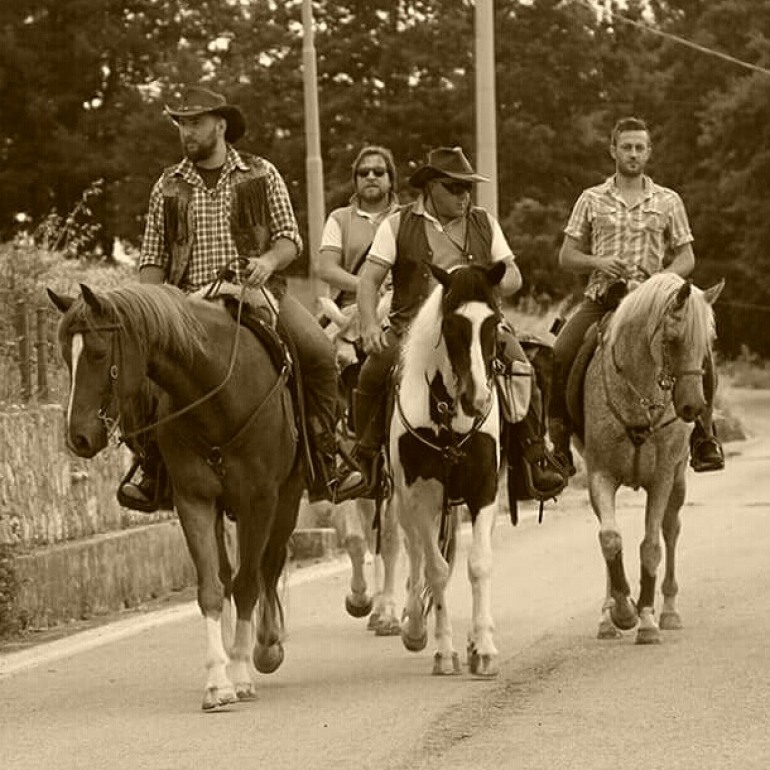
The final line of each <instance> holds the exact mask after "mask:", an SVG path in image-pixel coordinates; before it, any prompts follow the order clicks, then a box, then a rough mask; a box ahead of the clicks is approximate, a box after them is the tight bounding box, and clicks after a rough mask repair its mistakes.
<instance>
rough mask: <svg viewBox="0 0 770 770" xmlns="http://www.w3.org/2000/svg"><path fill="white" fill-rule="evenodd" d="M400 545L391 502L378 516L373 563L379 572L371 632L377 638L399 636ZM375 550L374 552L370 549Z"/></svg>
mask: <svg viewBox="0 0 770 770" xmlns="http://www.w3.org/2000/svg"><path fill="white" fill-rule="evenodd" d="M400 544H401V535H400V532H399V528H398V520H397V518H396V511H395V509H394V506H393V505H392V502H391V501H390V500H388V501H386V502H385V503H384V504H383V510H382V514H381V516H380V551H381V554H380V556H379V557H377V558H376V560H375V568H376V569H379V571H380V572H381V573H382V574H381V576H376V577H375V581H376V585H377V588H378V591H377V603H376V606H375V609H376V612H377V624H376V626H375V629H374V632H375V634H376V635H377V636H398V635H399V634H400V633H401V621H400V619H399V617H398V613H397V612H396V567H397V566H398V555H399V550H400ZM373 550H374V549H373Z"/></svg>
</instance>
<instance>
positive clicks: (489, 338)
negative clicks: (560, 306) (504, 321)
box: [429, 262, 506, 417]
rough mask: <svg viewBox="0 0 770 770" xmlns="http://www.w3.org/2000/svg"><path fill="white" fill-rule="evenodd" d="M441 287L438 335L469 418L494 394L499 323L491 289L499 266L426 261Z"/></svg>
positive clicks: (499, 273)
mask: <svg viewBox="0 0 770 770" xmlns="http://www.w3.org/2000/svg"><path fill="white" fill-rule="evenodd" d="M429 268H430V270H431V272H432V273H433V276H434V277H435V278H436V280H437V281H438V282H439V284H441V286H443V289H444V293H443V298H442V302H441V335H442V337H443V340H444V343H445V345H446V349H447V354H448V358H449V363H450V366H451V369H452V374H453V376H454V385H455V390H456V393H455V398H456V399H457V400H458V401H459V403H460V405H461V407H462V408H463V411H464V412H465V413H466V414H467V415H469V416H471V417H481V416H483V415H484V414H485V413H486V412H487V411H488V407H489V404H490V402H491V399H492V395H493V393H494V386H493V377H492V362H493V360H494V356H495V346H496V340H497V332H496V330H497V325H498V323H499V321H500V310H499V305H498V296H497V292H496V290H495V287H496V286H497V285H498V284H499V283H500V281H501V280H502V278H503V275H504V274H505V270H506V267H505V264H504V263H502V262H498V263H497V264H495V265H493V266H492V267H490V268H486V267H482V266H480V265H468V266H464V267H460V268H456V269H454V270H452V271H446V270H443V269H442V268H440V267H437V266H435V265H433V264H430V265H429Z"/></svg>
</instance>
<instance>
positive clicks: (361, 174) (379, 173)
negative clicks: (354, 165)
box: [356, 168, 388, 179]
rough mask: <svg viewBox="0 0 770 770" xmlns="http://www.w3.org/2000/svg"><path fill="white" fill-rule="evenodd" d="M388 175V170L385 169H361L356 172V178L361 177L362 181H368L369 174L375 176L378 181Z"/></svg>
mask: <svg viewBox="0 0 770 770" xmlns="http://www.w3.org/2000/svg"><path fill="white" fill-rule="evenodd" d="M387 173H388V171H387V169H384V168H359V169H358V171H356V176H358V177H360V178H361V179H366V177H368V176H369V174H374V175H375V176H376V177H377V179H379V178H380V177H383V176H385V174H387Z"/></svg>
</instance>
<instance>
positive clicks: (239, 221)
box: [118, 86, 362, 511]
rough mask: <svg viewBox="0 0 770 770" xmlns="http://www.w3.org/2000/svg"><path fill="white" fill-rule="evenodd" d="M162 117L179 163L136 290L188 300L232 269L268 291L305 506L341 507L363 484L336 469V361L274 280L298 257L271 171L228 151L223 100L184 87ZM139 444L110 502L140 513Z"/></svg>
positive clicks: (147, 488) (146, 488)
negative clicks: (309, 477)
mask: <svg viewBox="0 0 770 770" xmlns="http://www.w3.org/2000/svg"><path fill="white" fill-rule="evenodd" d="M165 111H166V114H168V115H169V117H170V118H171V119H172V120H173V121H174V123H176V125H177V127H178V130H179V138H180V141H181V145H182V151H183V153H184V158H183V159H182V160H181V161H180V162H179V163H177V164H176V165H173V166H170V167H168V168H166V169H165V170H164V171H163V173H162V174H161V176H160V178H159V179H158V180H157V182H156V183H155V185H154V187H153V189H152V193H151V195H150V202H149V211H148V215H147V222H146V228H145V233H144V239H143V243H142V249H141V256H140V259H139V280H140V282H142V283H163V282H166V283H171V284H174V285H176V286H178V287H179V288H180V289H182V290H183V291H185V292H188V293H189V292H193V291H195V290H196V289H199V288H201V287H203V286H206V285H208V284H210V283H211V282H212V281H214V280H215V279H216V278H217V276H218V275H219V274H220V273H221V271H222V270H223V269H224V268H226V267H227V266H232V267H233V269H234V271H235V278H234V280H235V281H236V282H238V283H247V284H248V285H250V286H253V287H257V288H259V287H262V286H268V287H269V288H270V289H271V290H272V291H273V293H274V294H275V295H276V297H277V298H278V299H279V328H281V329H282V330H283V333H284V334H286V335H287V336H288V337H289V338H290V342H291V347H292V349H293V351H294V352H295V354H296V356H297V359H298V360H299V364H300V370H301V373H302V382H303V386H304V394H305V399H306V405H307V415H308V427H309V436H310V443H311V445H312V450H313V454H314V460H315V465H316V470H317V472H316V473H315V475H314V480H313V482H312V483H311V484H310V487H309V489H308V494H309V497H310V499H311V500H320V499H330V500H333V501H336V502H341V501H342V500H346V499H349V498H350V497H351V496H352V495H351V492H353V494H355V490H356V488H357V487H360V486H361V482H362V478H361V474H360V473H359V472H358V471H357V470H354V469H349V468H345V467H342V466H341V467H340V468H339V469H338V467H337V446H336V434H335V425H336V409H337V371H336V364H335V360H334V351H333V348H332V346H331V343H330V342H329V340H328V339H327V338H326V335H325V334H324V333H323V329H321V327H320V326H319V324H318V323H317V321H316V320H315V318H314V317H313V315H312V314H311V313H310V312H309V311H308V310H306V309H305V307H304V306H303V305H302V304H301V303H300V302H299V301H298V300H297V299H296V298H294V297H292V296H291V295H290V294H288V293H286V279H285V277H284V276H281V275H280V272H281V271H282V270H283V269H284V268H286V267H287V266H288V265H289V264H290V263H291V262H293V261H294V260H295V259H296V258H297V256H298V255H299V254H300V252H301V250H302V239H301V237H300V234H299V229H298V227H297V222H296V219H295V216H294V211H293V208H292V204H291V200H290V198H289V193H288V190H287V187H286V184H285V182H284V180H283V178H282V177H281V175H280V174H279V172H278V171H277V169H276V168H275V166H273V165H272V164H271V163H270V162H269V161H267V160H265V159H264V158H261V157H258V156H256V155H252V154H249V153H246V152H239V151H238V150H236V149H235V148H234V147H233V144H234V143H235V142H237V141H238V140H239V139H240V138H241V137H242V136H243V135H244V133H245V131H246V121H245V118H244V116H243V113H242V112H241V110H240V108H238V107H237V106H235V105H232V104H228V102H227V100H226V98H225V97H224V96H223V95H221V94H218V93H216V92H214V91H211V90H209V89H207V88H203V87H200V86H192V87H189V88H187V89H185V90H184V91H183V92H182V93H181V95H180V99H179V101H178V103H176V104H175V105H174V106H168V105H167V106H166V109H165ZM238 258H243V259H244V260H247V262H246V263H245V264H241V263H240V262H239V261H238ZM143 443H145V444H146V446H145V447H144V448H143V451H142V456H141V461H142V471H143V473H142V474H141V478H140V479H139V480H134V478H131V479H128V480H127V481H125V482H124V483H123V484H122V485H121V488H120V489H119V492H118V496H119V499H120V500H121V502H123V504H124V505H128V506H129V507H135V508H137V509H138V510H144V511H147V510H153V505H156V504H157V499H158V491H157V488H156V485H157V480H158V473H157V469H158V465H159V462H160V454H159V450H158V448H157V444H155V442H153V441H145V442H143Z"/></svg>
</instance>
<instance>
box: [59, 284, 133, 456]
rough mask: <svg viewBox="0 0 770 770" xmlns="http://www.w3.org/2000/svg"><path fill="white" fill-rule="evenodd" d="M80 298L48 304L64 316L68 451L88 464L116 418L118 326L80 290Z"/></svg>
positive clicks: (62, 340)
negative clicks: (67, 378)
mask: <svg viewBox="0 0 770 770" xmlns="http://www.w3.org/2000/svg"><path fill="white" fill-rule="evenodd" d="M80 291H81V296H80V297H77V298H76V297H68V296H62V295H58V294H56V292H54V291H53V290H51V289H48V296H49V298H50V299H51V302H53V304H54V305H55V306H56V307H57V308H58V309H59V310H60V311H61V312H62V313H63V316H62V318H61V321H60V323H59V330H58V341H59V349H60V352H61V355H62V358H63V359H64V361H65V363H66V364H67V369H68V370H69V374H70V392H69V401H68V404H67V432H66V440H67V446H68V447H69V448H70V449H71V450H72V451H73V452H74V453H75V454H77V455H78V456H80V457H86V458H90V457H93V456H94V455H96V454H97V453H98V452H100V451H101V450H102V449H103V448H104V447H105V446H106V445H107V442H108V440H109V436H110V434H111V432H112V430H113V429H114V427H115V426H116V425H117V421H118V417H119V394H118V387H119V382H118V377H119V371H118V344H117V332H118V330H119V328H120V325H119V323H118V320H117V318H116V316H115V314H114V312H113V311H112V310H111V308H110V306H109V304H108V303H107V302H106V301H104V300H103V299H102V298H100V297H99V296H98V295H97V294H95V293H94V292H93V291H92V290H91V289H90V288H89V287H88V286H86V285H85V284H81V286H80Z"/></svg>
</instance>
